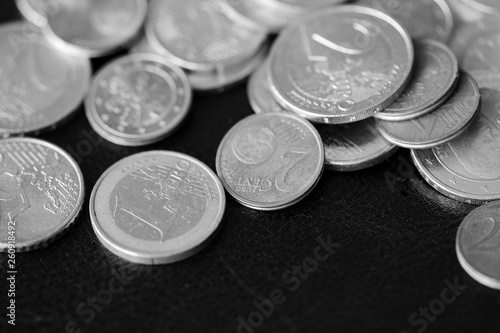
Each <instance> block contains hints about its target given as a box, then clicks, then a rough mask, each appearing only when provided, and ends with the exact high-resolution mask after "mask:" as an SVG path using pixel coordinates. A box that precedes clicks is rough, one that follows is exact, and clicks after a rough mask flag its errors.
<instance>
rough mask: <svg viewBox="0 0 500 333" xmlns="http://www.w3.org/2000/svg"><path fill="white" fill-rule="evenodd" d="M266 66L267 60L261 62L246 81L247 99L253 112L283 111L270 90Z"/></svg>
mask: <svg viewBox="0 0 500 333" xmlns="http://www.w3.org/2000/svg"><path fill="white" fill-rule="evenodd" d="M267 66H269V63H268V62H265V63H263V64H262V65H261V66H260V67H259V69H257V70H256V71H255V72H254V73H253V74H252V76H251V77H250V80H249V81H248V86H247V94H248V99H249V100H250V105H251V106H252V109H253V111H254V112H255V113H269V112H282V111H284V110H283V108H282V107H281V106H280V105H279V104H278V102H276V100H275V99H274V96H273V94H272V92H271V87H270V82H269V77H268V67H267Z"/></svg>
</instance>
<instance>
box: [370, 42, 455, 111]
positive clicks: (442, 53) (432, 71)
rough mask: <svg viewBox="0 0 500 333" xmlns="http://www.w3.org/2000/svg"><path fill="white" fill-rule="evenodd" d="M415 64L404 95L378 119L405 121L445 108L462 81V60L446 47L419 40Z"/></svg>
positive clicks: (437, 43)
mask: <svg viewBox="0 0 500 333" xmlns="http://www.w3.org/2000/svg"><path fill="white" fill-rule="evenodd" d="M414 45H415V64H414V70H413V75H412V78H411V81H410V83H409V85H408V86H407V87H406V89H405V91H404V92H403V94H402V95H401V96H400V97H399V98H398V99H397V100H396V101H395V102H394V103H393V104H391V105H390V106H388V107H387V108H386V109H385V110H383V111H381V112H379V113H376V114H375V118H378V119H382V120H387V121H403V120H410V119H414V118H418V117H421V116H423V115H425V114H427V113H429V112H431V111H433V110H435V109H437V108H438V107H439V106H441V105H442V104H443V103H444V102H445V101H446V100H448V99H449V97H450V96H451V95H452V94H453V93H454V91H455V88H456V86H457V84H458V81H459V68H458V60H457V58H456V56H455V54H453V52H452V51H451V50H450V49H449V48H448V47H447V46H446V45H444V44H442V43H440V42H437V41H433V40H430V39H427V40H418V41H415V42H414Z"/></svg>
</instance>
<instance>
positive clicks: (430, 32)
mask: <svg viewBox="0 0 500 333" xmlns="http://www.w3.org/2000/svg"><path fill="white" fill-rule="evenodd" d="M361 3H362V4H365V5H368V6H370V7H372V8H375V9H378V10H381V11H383V12H386V13H387V14H389V15H390V16H391V17H392V18H394V19H396V20H397V21H399V22H400V23H401V24H402V25H403V26H404V27H405V28H406V29H408V32H409V33H410V35H411V36H412V37H413V38H430V39H435V40H439V41H441V42H446V41H447V40H448V38H449V37H450V35H451V32H452V30H453V16H452V14H451V11H450V7H448V4H447V3H446V1H445V0H420V1H415V0H361Z"/></svg>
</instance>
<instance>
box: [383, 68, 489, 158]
mask: <svg viewBox="0 0 500 333" xmlns="http://www.w3.org/2000/svg"><path fill="white" fill-rule="evenodd" d="M480 102H481V96H480V94H479V88H478V86H477V83H476V81H475V80H474V79H473V78H472V77H471V76H470V75H469V74H467V73H466V72H462V73H461V74H460V81H459V83H458V87H457V89H456V91H455V92H454V93H453V95H452V96H451V98H450V99H449V100H448V101H446V103H444V104H443V105H442V106H440V107H439V108H438V109H436V110H435V111H432V112H431V113H428V114H426V115H424V116H422V117H419V118H416V119H412V120H406V121H398V122H391V121H384V120H378V121H377V126H378V129H379V131H380V133H382V135H383V136H384V137H385V138H386V139H387V140H388V141H389V142H392V143H394V144H395V145H398V146H400V147H404V148H410V149H426V148H431V147H435V146H438V145H441V144H443V143H445V142H447V141H450V140H451V139H453V138H455V137H457V136H458V135H460V134H461V133H462V132H464V131H465V130H466V129H467V128H468V127H469V125H470V124H471V123H472V121H473V119H474V117H475V116H476V115H477V114H478V113H479V105H480Z"/></svg>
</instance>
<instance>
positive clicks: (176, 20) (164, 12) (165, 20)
mask: <svg viewBox="0 0 500 333" xmlns="http://www.w3.org/2000/svg"><path fill="white" fill-rule="evenodd" d="M227 12H228V11H227V8H225V7H224V6H223V5H222V3H221V2H220V1H213V0H187V1H186V0H171V1H165V0H155V1H153V2H152V3H151V5H150V13H149V17H148V20H147V22H146V25H145V36H144V37H143V38H142V39H141V40H139V41H138V43H137V44H136V45H135V46H134V47H133V48H132V52H133V53H155V54H158V55H161V56H162V57H164V58H165V60H166V61H169V62H171V63H172V64H175V65H177V66H179V67H181V68H182V69H183V70H185V71H186V74H187V76H188V79H189V82H190V84H191V86H192V87H193V89H195V90H200V91H211V90H222V89H223V88H225V87H228V86H231V85H233V84H235V83H238V82H240V81H242V80H243V79H245V78H246V77H247V76H248V75H250V74H251V73H252V72H253V71H254V70H255V69H257V68H258V67H259V66H260V65H261V64H262V62H263V61H264V59H265V57H266V53H267V43H266V41H267V33H266V31H265V30H264V29H262V28H259V27H249V26H247V25H245V24H242V23H241V22H239V21H237V20H235V19H234V18H233V17H231V16H230V15H228V14H227Z"/></svg>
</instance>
